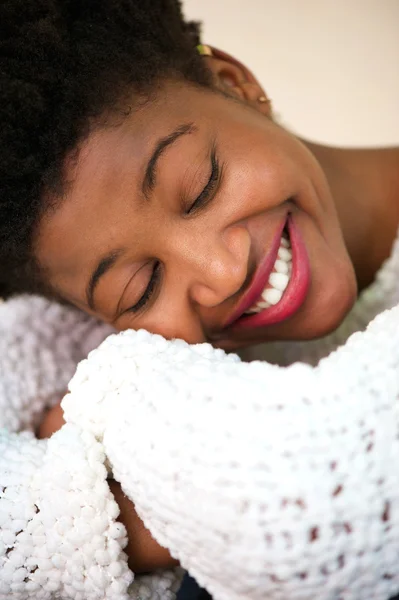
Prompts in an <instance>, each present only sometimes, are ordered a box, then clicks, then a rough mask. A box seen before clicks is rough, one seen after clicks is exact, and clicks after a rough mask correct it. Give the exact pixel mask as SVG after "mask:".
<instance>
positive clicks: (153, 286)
mask: <svg viewBox="0 0 399 600" xmlns="http://www.w3.org/2000/svg"><path fill="white" fill-rule="evenodd" d="M210 159H211V174H210V176H209V179H208V182H207V184H206V186H205V187H204V189H203V190H202V192H201V193H200V195H199V196H198V197H197V198H196V199H195V201H194V202H193V204H191V206H190V208H189V209H188V210H187V212H186V214H187V215H192V214H193V213H195V212H197V211H198V210H199V209H201V208H204V207H205V206H206V205H207V204H208V202H210V201H211V200H212V198H213V196H214V195H215V191H216V189H217V186H218V183H219V180H220V174H221V169H220V163H219V160H218V158H217V154H216V145H215V144H213V146H212V150H211V156H210ZM160 277H161V275H160V262H159V261H158V262H157V263H156V264H155V267H154V269H153V271H152V275H151V278H150V281H149V283H148V286H147V288H146V290H145V292H144V294H143V295H142V296H141V298H140V299H139V300H138V302H136V304H134V305H133V306H131V307H130V308H128V309H127V311H126V312H127V313H137V312H139V311H140V310H142V309H143V308H144V307H145V306H146V305H147V304H148V302H150V300H151V298H152V297H153V295H154V293H155V292H156V290H157V287H158V286H159V280H160Z"/></svg>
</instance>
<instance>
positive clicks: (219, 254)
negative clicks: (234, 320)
mask: <svg viewBox="0 0 399 600" xmlns="http://www.w3.org/2000/svg"><path fill="white" fill-rule="evenodd" d="M250 241H251V240H250V236H249V233H248V231H247V230H246V229H245V228H244V227H234V228H230V229H228V230H226V231H225V232H223V234H219V236H218V237H215V238H214V239H211V240H210V239H209V236H202V238H201V240H198V239H197V240H196V241H195V244H194V246H193V245H192V244H191V248H190V249H188V248H187V252H186V253H185V255H184V260H185V262H186V265H185V272H186V273H187V277H188V282H187V286H188V295H189V298H190V300H191V302H193V303H194V304H196V305H199V306H201V307H204V308H212V307H215V306H218V305H220V304H222V303H223V302H224V301H225V300H227V299H229V298H231V297H232V296H234V295H235V294H237V293H238V292H240V290H241V289H242V288H243V286H244V283H245V281H246V278H247V274H248V265H249V252H250V246H251V243H250Z"/></svg>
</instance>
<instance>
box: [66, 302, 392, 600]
mask: <svg viewBox="0 0 399 600" xmlns="http://www.w3.org/2000/svg"><path fill="white" fill-rule="evenodd" d="M398 323H399V307H397V308H394V309H392V310H391V311H387V312H385V313H383V314H382V315H380V316H379V317H377V318H376V319H375V321H374V322H373V323H372V324H371V325H370V326H369V328H368V330H367V331H366V332H364V333H358V334H355V335H354V336H353V337H352V338H351V339H350V340H349V341H348V343H347V344H346V345H345V346H344V347H343V348H341V349H340V350H338V351H337V352H335V353H333V354H332V355H330V356H329V357H328V358H326V359H324V360H323V361H322V362H321V363H320V364H319V366H318V367H315V368H312V367H310V366H308V365H304V364H301V363H297V364H295V365H293V366H291V367H287V368H285V369H283V368H281V367H276V366H273V365H269V364H267V363H263V362H253V363H242V362H238V361H239V359H238V357H237V356H235V355H226V354H225V353H224V352H222V351H221V350H215V349H214V348H212V346H210V345H208V344H201V345H198V346H189V345H188V344H186V343H185V342H182V341H175V342H167V341H166V340H165V339H164V338H162V337H160V336H154V335H151V334H149V333H147V332H145V331H143V330H142V331H139V332H133V331H127V332H124V333H122V334H119V335H117V336H111V337H110V338H108V339H107V340H106V341H105V342H104V343H103V344H102V345H101V346H100V348H99V349H98V350H95V351H93V352H92V353H91V354H90V356H89V358H88V360H86V361H83V362H82V363H80V365H79V367H78V370H77V373H76V375H75V376H74V378H73V379H72V382H71V384H70V394H69V395H67V396H66V397H65V398H64V400H63V408H64V411H65V416H66V419H67V422H70V423H73V424H75V425H76V426H77V427H81V428H82V431H86V432H90V433H91V434H93V435H94V436H95V438H96V439H97V440H98V441H99V442H100V443H101V445H102V447H103V448H104V451H105V453H106V455H107V458H108V461H109V467H110V469H111V470H112V472H113V473H114V475H115V477H116V479H117V480H118V481H120V482H121V483H122V486H123V488H124V490H125V492H126V494H127V495H128V496H129V497H130V498H133V499H134V501H135V505H136V509H137V511H138V513H139V515H140V516H141V517H142V519H143V520H144V522H145V524H146V525H147V527H148V528H149V529H150V531H151V532H152V534H153V535H154V537H155V538H156V539H157V540H158V541H159V542H160V543H161V544H162V545H164V546H166V547H168V548H170V549H171V552H172V554H173V555H174V556H175V557H177V558H179V560H180V562H181V564H182V565H183V566H184V567H186V568H187V569H189V571H190V572H191V573H192V574H193V575H194V576H195V577H196V578H197V579H198V581H199V583H200V584H202V585H203V586H204V587H206V588H207V589H208V590H209V591H210V592H211V593H212V594H213V595H214V597H215V598H216V600H239V599H241V600H242V599H243V598H248V599H251V600H261V599H266V598H268V599H269V598H270V599H276V600H277V599H278V600H283V599H284V600H285V599H287V598H289V599H290V600H291V599H297V598H298V599H299V598H309V600H310V599H314V598H317V599H318V600H333V599H337V598H346V599H347V600H349V599H353V600H355V599H362V600H367V598H370V599H371V598H373V599H374V600H387V598H389V597H390V596H392V595H393V594H394V593H395V592H397V591H399V477H398V465H399V410H398V407H399V404H398V401H399V327H398V326H397V324H398Z"/></svg>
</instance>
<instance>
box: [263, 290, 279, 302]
mask: <svg viewBox="0 0 399 600" xmlns="http://www.w3.org/2000/svg"><path fill="white" fill-rule="evenodd" d="M282 295H283V292H281V291H280V290H275V289H274V288H269V289H268V290H266V291H265V292H263V293H262V298H263V299H264V300H266V302H268V303H269V304H272V305H273V304H277V302H280V300H281V297H282Z"/></svg>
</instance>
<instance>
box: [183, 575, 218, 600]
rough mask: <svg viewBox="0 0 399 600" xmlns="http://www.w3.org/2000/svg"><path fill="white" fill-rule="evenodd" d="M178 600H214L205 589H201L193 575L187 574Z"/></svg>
mask: <svg viewBox="0 0 399 600" xmlns="http://www.w3.org/2000/svg"><path fill="white" fill-rule="evenodd" d="M176 600H212V597H211V596H210V595H209V594H208V592H206V591H205V590H204V589H203V588H200V587H199V585H198V583H197V582H196V581H195V579H194V578H193V577H191V575H189V574H188V573H186V575H185V576H184V579H183V582H182V584H181V587H180V590H179V591H178V593H177V597H176Z"/></svg>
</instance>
